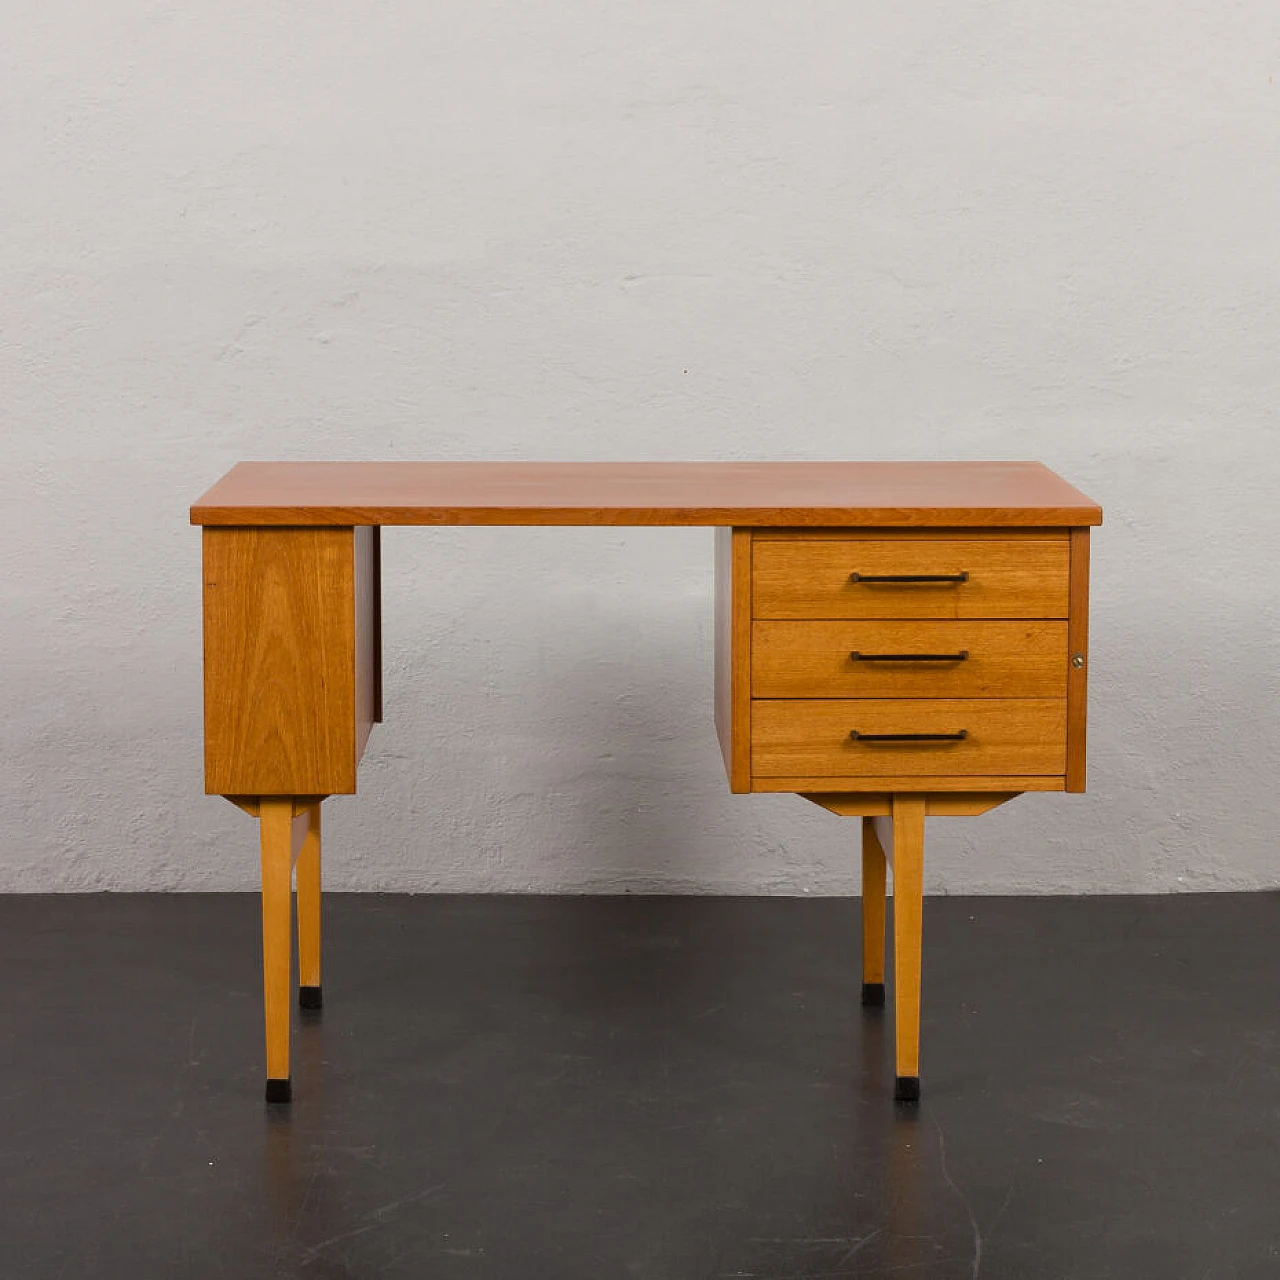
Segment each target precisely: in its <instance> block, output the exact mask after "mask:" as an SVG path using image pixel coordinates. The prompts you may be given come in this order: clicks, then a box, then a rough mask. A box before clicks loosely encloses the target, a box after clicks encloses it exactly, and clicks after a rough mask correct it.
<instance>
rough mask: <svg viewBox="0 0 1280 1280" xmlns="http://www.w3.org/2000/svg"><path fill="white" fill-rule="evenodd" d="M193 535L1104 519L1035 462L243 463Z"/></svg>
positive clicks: (208, 503) (216, 492)
mask: <svg viewBox="0 0 1280 1280" xmlns="http://www.w3.org/2000/svg"><path fill="white" fill-rule="evenodd" d="M191 523H192V524H200V525H384V524H387V525H390V524H425V525H434V524H441V525H456V524H488V525H554V524H560V525H594V524H599V525H729V526H738V527H756V528H760V527H767V526H808V527H837V526H845V527H857V526H861V527H867V526H883V527H908V528H910V527H928V526H934V527H952V528H961V527H966V526H974V527H992V526H996V527H1004V528H1014V527H1018V526H1042V527H1043V526H1048V527H1053V526H1069V525H1093V524H1101V523H1102V509H1101V508H1100V507H1099V506H1098V505H1097V503H1095V502H1092V501H1091V500H1090V499H1089V498H1086V497H1085V495H1084V494H1083V493H1081V492H1080V491H1079V490H1078V489H1076V488H1073V487H1072V486H1071V485H1069V484H1068V483H1067V482H1066V481H1065V480H1063V479H1062V477H1061V476H1058V475H1055V474H1054V472H1052V471H1050V470H1049V469H1048V468H1047V467H1045V466H1043V465H1041V464H1040V463H1038V462H241V463H239V464H237V465H236V466H235V467H233V468H232V469H231V470H230V471H229V472H227V474H226V475H225V476H223V477H222V479H221V480H219V481H218V483H217V484H215V485H214V486H213V488H212V489H210V490H209V491H208V493H206V494H205V495H204V496H203V497H202V498H200V499H199V500H198V501H197V502H196V503H195V505H194V506H193V507H192V508H191Z"/></svg>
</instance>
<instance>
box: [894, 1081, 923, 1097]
mask: <svg viewBox="0 0 1280 1280" xmlns="http://www.w3.org/2000/svg"><path fill="white" fill-rule="evenodd" d="M893 1100H894V1102H919V1101H920V1077H919V1076H898V1077H897V1079H896V1080H895V1082H894V1086H893Z"/></svg>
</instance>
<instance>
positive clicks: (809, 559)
mask: <svg viewBox="0 0 1280 1280" xmlns="http://www.w3.org/2000/svg"><path fill="white" fill-rule="evenodd" d="M1068 568H1069V552H1068V539H1067V535H1066V533H1065V532H1064V533H1062V534H1048V535H1043V534H1037V535H1030V536H1027V535H1024V536H1021V537H1012V536H1011V537H1008V538H983V539H978V538H972V539H970V538H964V537H962V536H949V537H936V538H935V537H929V536H896V537H895V536H894V535H893V534H885V535H884V536H882V537H874V538H872V537H851V538H794V539H772V538H770V539H763V538H762V539H760V540H758V541H757V542H756V543H755V545H754V546H753V548H752V598H753V610H752V612H753V613H754V615H755V617H757V618H1065V617H1066V616H1067V582H1068ZM851 575H857V577H856V578H855V577H852V576H851ZM902 577H915V578H925V579H930V578H932V579H935V580H934V581H927V580H926V581H915V582H893V581H888V582H886V581H874V580H873V579H877V578H879V579H884V578H890V579H892V578H902Z"/></svg>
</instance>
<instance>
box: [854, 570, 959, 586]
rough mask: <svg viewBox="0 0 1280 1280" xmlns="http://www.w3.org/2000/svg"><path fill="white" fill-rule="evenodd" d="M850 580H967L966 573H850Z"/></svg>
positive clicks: (872, 582)
mask: <svg viewBox="0 0 1280 1280" xmlns="http://www.w3.org/2000/svg"><path fill="white" fill-rule="evenodd" d="M849 581H850V582H869V583H871V584H872V585H874V584H875V583H877V582H923V583H929V582H943V583H948V582H968V581H969V575H968V574H967V573H851V574H850V575H849Z"/></svg>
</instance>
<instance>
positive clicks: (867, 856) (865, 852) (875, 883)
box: [862, 818, 885, 1009]
mask: <svg viewBox="0 0 1280 1280" xmlns="http://www.w3.org/2000/svg"><path fill="white" fill-rule="evenodd" d="M884 899H885V858H884V850H883V849H882V848H881V847H880V840H879V837H878V836H877V835H876V828H875V823H874V822H873V821H872V820H871V819H870V818H863V819H862V1003H863V1004H864V1005H866V1006H868V1007H869V1008H874V1009H881V1008H883V1007H884V916H885V909H884V906H885V904H884Z"/></svg>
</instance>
